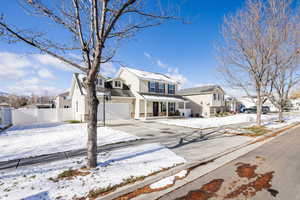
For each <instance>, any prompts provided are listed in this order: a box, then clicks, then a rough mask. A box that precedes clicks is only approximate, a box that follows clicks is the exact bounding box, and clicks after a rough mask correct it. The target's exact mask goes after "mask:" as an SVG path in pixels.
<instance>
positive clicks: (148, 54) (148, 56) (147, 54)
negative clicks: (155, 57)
mask: <svg viewBox="0 0 300 200" xmlns="http://www.w3.org/2000/svg"><path fill="white" fill-rule="evenodd" d="M144 56H146V57H147V58H148V59H151V58H152V57H151V55H150V53H147V52H144Z"/></svg>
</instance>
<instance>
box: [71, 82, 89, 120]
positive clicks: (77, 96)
mask: <svg viewBox="0 0 300 200" xmlns="http://www.w3.org/2000/svg"><path fill="white" fill-rule="evenodd" d="M71 107H72V109H73V118H74V119H75V120H79V121H84V120H85V111H86V105H85V96H84V95H82V94H81V93H80V90H79V88H78V85H77V84H75V88H74V92H73V96H72V105H71Z"/></svg>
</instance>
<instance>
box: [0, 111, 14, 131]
mask: <svg viewBox="0 0 300 200" xmlns="http://www.w3.org/2000/svg"><path fill="white" fill-rule="evenodd" d="M11 123H12V121H11V109H10V108H0V127H6V126H9V125H11Z"/></svg>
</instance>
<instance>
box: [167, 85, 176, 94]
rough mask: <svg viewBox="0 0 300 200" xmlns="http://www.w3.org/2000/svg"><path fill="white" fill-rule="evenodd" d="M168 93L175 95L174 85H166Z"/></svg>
mask: <svg viewBox="0 0 300 200" xmlns="http://www.w3.org/2000/svg"><path fill="white" fill-rule="evenodd" d="M168 93H169V94H175V85H170V84H168Z"/></svg>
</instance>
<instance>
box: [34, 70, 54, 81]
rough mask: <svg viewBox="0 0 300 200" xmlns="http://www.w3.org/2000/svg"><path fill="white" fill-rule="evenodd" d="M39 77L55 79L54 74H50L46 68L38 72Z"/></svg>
mask: <svg viewBox="0 0 300 200" xmlns="http://www.w3.org/2000/svg"><path fill="white" fill-rule="evenodd" d="M38 75H39V76H40V77H41V78H49V79H54V78H55V77H54V75H53V74H52V72H50V71H49V70H48V69H46V68H42V69H40V70H39V71H38Z"/></svg>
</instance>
